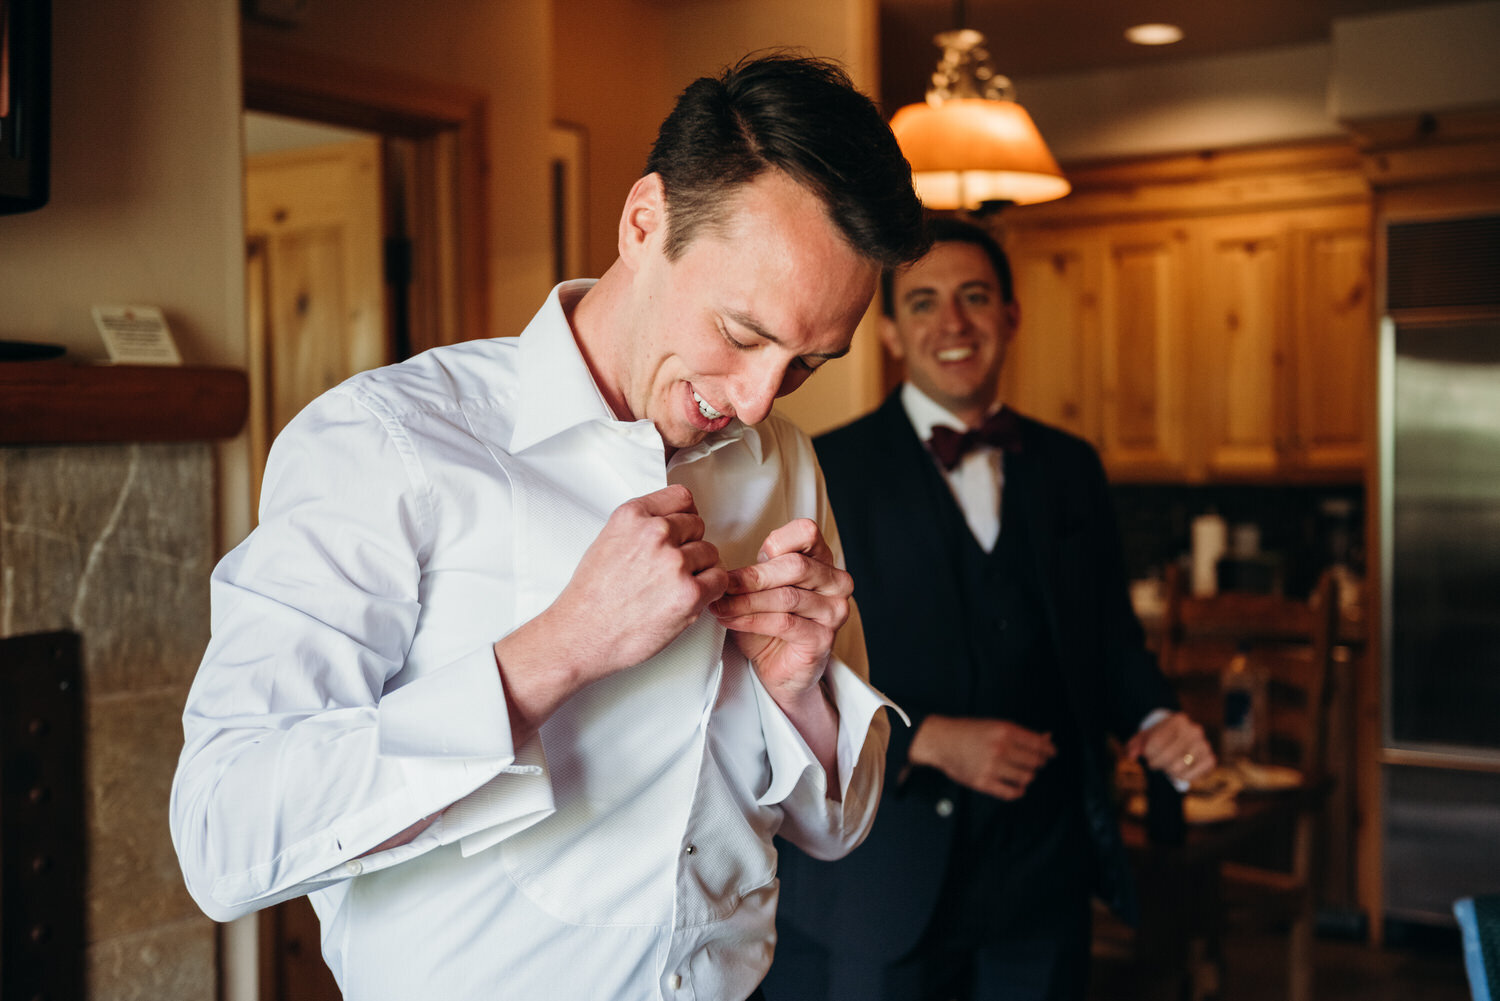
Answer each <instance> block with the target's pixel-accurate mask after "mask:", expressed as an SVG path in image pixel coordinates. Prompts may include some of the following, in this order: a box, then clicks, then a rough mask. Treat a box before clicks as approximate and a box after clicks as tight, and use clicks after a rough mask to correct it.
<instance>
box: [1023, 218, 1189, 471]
mask: <svg viewBox="0 0 1500 1001" xmlns="http://www.w3.org/2000/svg"><path fill="white" fill-rule="evenodd" d="M1190 249H1191V248H1190V244H1189V242H1188V238H1187V234H1186V232H1185V231H1184V230H1183V229H1182V228H1181V227H1178V226H1175V225H1163V224H1160V223H1144V224H1125V225H1115V226H1107V227H1099V228H1093V227H1090V228H1084V229H1079V230H1062V231H1051V232H1046V233H1037V234H1028V237H1027V239H1025V240H1024V241H1021V242H1019V243H1018V244H1016V245H1014V246H1013V248H1012V250H1011V257H1012V267H1013V269H1014V271H1015V278H1016V290H1017V294H1018V296H1019V297H1020V302H1021V325H1020V333H1019V334H1018V336H1017V338H1016V340H1015V342H1014V343H1013V344H1012V347H1011V355H1010V357H1009V359H1008V360H1007V362H1006V367H1005V371H1004V375H1003V378H1004V383H1005V385H1004V393H1005V398H1006V399H1007V400H1009V401H1011V402H1012V403H1013V405H1014V406H1015V407H1016V408H1017V409H1018V410H1021V411H1023V412H1025V413H1028V414H1031V415H1033V416H1036V417H1038V418H1039V419H1041V420H1044V421H1048V422H1049V423H1053V424H1056V425H1058V426H1060V427H1063V428H1066V429H1067V430H1069V431H1072V432H1073V433H1074V434H1077V435H1080V436H1082V437H1084V438H1087V439H1089V440H1090V441H1091V442H1093V443H1094V444H1095V445H1096V446H1097V447H1098V448H1099V450H1100V452H1101V454H1102V455H1104V456H1105V460H1106V462H1107V464H1108V465H1109V468H1110V473H1111V475H1112V476H1114V477H1115V478H1117V479H1122V480H1123V479H1136V480H1143V479H1179V478H1182V477H1184V476H1185V475H1187V472H1188V467H1187V459H1188V453H1187V447H1186V442H1187V438H1186V434H1185V430H1184V424H1185V418H1186V413H1185V407H1186V389H1187V382H1186V379H1185V378H1184V376H1185V374H1186V363H1187V359H1186V349H1187V340H1186V333H1187V320H1188V316H1187V314H1186V312H1185V311H1184V309H1183V303H1184V302H1185V301H1186V296H1187V282H1188V280H1189V267H1190V264H1191V257H1190Z"/></svg>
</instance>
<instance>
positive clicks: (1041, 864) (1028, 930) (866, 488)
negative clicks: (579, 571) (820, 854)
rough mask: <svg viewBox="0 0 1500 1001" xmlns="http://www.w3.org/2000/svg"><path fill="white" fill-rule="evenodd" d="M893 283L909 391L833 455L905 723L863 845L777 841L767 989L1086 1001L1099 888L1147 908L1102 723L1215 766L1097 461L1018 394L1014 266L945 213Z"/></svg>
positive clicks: (1158, 754) (1202, 768)
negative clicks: (1133, 566) (1131, 860)
mask: <svg viewBox="0 0 1500 1001" xmlns="http://www.w3.org/2000/svg"><path fill="white" fill-rule="evenodd" d="M931 226H932V235H933V238H934V243H933V247H932V250H931V251H930V252H929V253H928V254H927V256H925V257H923V258H922V259H921V260H920V261H918V262H917V263H916V264H915V265H913V266H911V267H910V268H909V269H906V270H904V271H898V272H895V273H894V274H892V273H887V274H886V275H884V276H883V279H882V285H881V294H882V300H883V309H884V313H885V316H884V319H883V321H882V336H883V337H884V340H885V343H886V346H887V348H888V349H889V350H890V351H891V352H892V354H893V355H895V356H896V357H897V358H899V359H902V360H903V361H904V362H905V364H906V375H907V382H906V383H905V384H904V385H903V386H902V387H901V388H899V389H898V390H897V391H896V392H894V393H892V394H891V396H890V397H889V398H887V399H886V401H885V402H884V403H883V404H882V405H881V406H880V408H879V409H877V410H876V411H874V412H873V413H871V414H869V415H867V416H865V417H863V418H861V419H860V420H857V421H855V422H854V423H852V424H850V425H848V426H846V427H843V428H840V429H838V430H836V431H833V432H831V433H829V434H827V435H825V436H823V437H822V438H820V439H818V440H817V442H816V447H817V452H818V459H819V461H820V463H821V464H822V466H823V470H824V475H825V476H826V478H827V482H828V493H829V498H830V501H831V503H832V505H833V509H834V513H835V515H836V517H837V518H838V524H839V532H840V535H841V537H842V539H843V542H844V549H845V553H846V556H847V559H848V565H849V570H850V572H851V573H852V574H853V576H854V582H855V592H854V593H855V600H856V602H857V603H858V605H859V610H860V615H861V618H862V620H863V624H864V631H865V637H866V641H867V644H868V647H869V654H870V669H871V680H872V682H873V683H874V684H875V685H876V686H877V687H879V688H881V689H882V690H884V691H885V692H886V694H888V695H889V696H890V697H891V698H892V699H894V700H895V701H896V703H897V704H899V705H900V706H902V707H903V708H904V709H905V710H906V711H907V712H908V713H909V714H910V716H911V720H912V726H911V728H910V729H905V730H904V729H903V728H902V727H899V726H898V727H894V728H893V729H895V730H896V731H898V732H896V733H893V734H892V738H891V745H890V751H889V753H888V755H887V759H886V768H887V774H886V784H885V792H884V795H883V797H882V801H881V806H880V812H879V814H878V815H877V818H876V822H875V827H874V829H873V831H872V832H871V834H870V836H869V838H868V840H867V841H866V843H865V845H864V846H863V847H861V848H860V849H858V850H857V851H855V852H854V853H853V854H852V855H851V856H849V857H848V858H847V859H845V860H843V861H841V862H832V863H828V862H819V861H815V860H813V859H811V858H809V857H808V856H806V855H802V854H800V853H798V852H796V851H795V850H792V849H788V850H786V851H784V852H783V853H782V856H781V858H782V861H781V878H782V904H781V911H780V914H779V917H778V931H779V935H780V941H779V944H778V947H777V953H776V958H775V961H774V963H773V964H772V969H771V975H770V977H769V978H768V979H767V980H766V982H765V990H766V996H767V997H768V998H769V999H771V1001H799V999H808V1001H811V999H817V1001H881V999H884V1001H896V999H902V1001H954V999H962V1001H988V999H999V998H1006V999H1012V998H1025V999H1076V998H1081V997H1082V996H1083V995H1084V993H1085V990H1086V987H1087V980H1088V972H1087V971H1088V943H1089V931H1090V927H1089V926H1090V922H1089V915H1090V906H1091V905H1090V903H1089V899H1090V896H1091V893H1093V892H1095V891H1097V892H1099V893H1100V894H1101V896H1102V897H1103V898H1104V899H1105V900H1106V901H1107V902H1109V903H1111V904H1112V905H1113V906H1115V907H1116V908H1117V909H1121V910H1124V911H1126V912H1128V911H1129V910H1130V906H1131V904H1130V885H1129V875H1128V873H1127V872H1126V870H1125V859H1124V854H1123V849H1122V846H1121V843H1120V838H1119V832H1118V829H1117V827H1116V823H1115V818H1114V815H1113V809H1112V805H1111V802H1110V798H1109V791H1108V790H1109V782H1108V776H1109V771H1110V768H1111V763H1110V760H1109V758H1108V753H1107V748H1106V734H1114V735H1115V736H1116V737H1117V738H1118V739H1119V740H1121V741H1122V742H1123V743H1124V745H1125V746H1124V753H1126V754H1128V755H1131V756H1134V757H1139V758H1141V759H1143V760H1144V761H1145V762H1146V764H1147V765H1148V767H1150V768H1153V769H1158V770H1160V771H1163V772H1165V773H1166V774H1167V775H1168V776H1169V777H1170V778H1172V779H1173V780H1174V781H1176V782H1178V783H1179V784H1181V783H1185V782H1187V781H1190V780H1191V779H1193V778H1196V777H1198V776H1200V775H1203V774H1206V773H1207V772H1208V771H1209V770H1210V769H1211V768H1212V767H1213V765H1214V757H1213V752H1212V751H1211V750H1210V748H1209V745H1208V743H1207V741H1206V740H1205V739H1204V736H1203V731H1202V729H1201V728H1200V727H1199V726H1197V724H1195V723H1193V722H1192V721H1191V720H1190V719H1189V718H1188V717H1186V716H1185V715H1183V714H1182V713H1180V712H1177V711H1175V709H1174V707H1175V705H1176V703H1175V701H1174V698H1173V695H1172V692H1171V689H1170V687H1169V686H1168V684H1167V682H1166V681H1165V679H1164V678H1163V677H1162V675H1161V673H1160V671H1159V670H1158V669H1157V667H1156V663H1155V660H1154V659H1153V658H1152V656H1151V655H1150V654H1149V653H1148V652H1147V650H1146V648H1145V642H1144V635H1143V633H1142V630H1141V627H1140V624H1139V622H1138V621H1137V620H1136V617H1135V615H1134V613H1133V612H1132V610H1131V607H1130V604H1129V599H1128V596H1127V592H1126V584H1125V578H1124V572H1123V568H1122V565H1121V557H1120V547H1119V540H1118V536H1117V532H1116V528H1115V522H1114V513H1113V508H1112V505H1111V503H1110V500H1109V494H1108V486H1107V484H1106V481H1105V477H1104V472H1103V468H1102V467H1101V465H1100V462H1099V459H1098V456H1097V455H1096V454H1095V452H1094V450H1093V449H1092V448H1091V447H1090V446H1089V445H1088V444H1086V443H1085V442H1083V441H1081V440H1080V439H1077V438H1075V437H1073V436H1071V435H1068V434H1066V433H1064V432H1062V431H1059V430H1057V429H1055V428H1051V427H1048V426H1047V425H1044V424H1041V423H1039V422H1037V421H1034V420H1031V419H1029V418H1026V417H1023V416H1020V415H1018V414H1016V413H1015V412H1014V411H1012V410H1010V409H1009V408H1007V407H1004V406H1002V405H1001V401H1000V400H999V386H1000V372H1001V369H1002V367H1003V366H1004V363H1005V355H1006V350H1007V348H1008V346H1009V344H1010V342H1011V339H1012V338H1013V337H1014V336H1015V333H1016V329H1017V326H1018V324H1019V322H1020V306H1019V304H1018V303H1017V302H1016V300H1015V297H1014V295H1013V292H1012V287H1011V274H1010V266H1009V263H1008V262H1007V261H1006V258H1005V254H1004V252H1003V251H1002V250H1001V249H1000V247H999V246H998V244H996V242H995V241H994V240H993V239H992V238H991V237H990V235H989V234H988V233H987V232H986V231H985V230H983V229H981V228H979V227H977V226H973V225H970V224H967V223H962V222H957V221H954V220H948V219H938V220H933V222H932V224H931Z"/></svg>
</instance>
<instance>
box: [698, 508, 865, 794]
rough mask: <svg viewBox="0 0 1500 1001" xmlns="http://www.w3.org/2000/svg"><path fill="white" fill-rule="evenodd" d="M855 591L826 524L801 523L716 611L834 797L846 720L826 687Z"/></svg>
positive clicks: (738, 574) (780, 536)
mask: <svg viewBox="0 0 1500 1001" xmlns="http://www.w3.org/2000/svg"><path fill="white" fill-rule="evenodd" d="M853 593H854V579H853V578H852V577H850V576H849V574H848V573H846V572H845V571H843V570H840V569H839V568H838V567H836V566H834V565H833V551H832V550H831V549H829V548H828V543H827V542H825V541H824V540H823V535H822V533H821V532H820V531H818V526H817V525H816V524H815V523H814V522H812V521H809V520H808V519H806V518H798V519H797V520H795V521H791V522H788V523H787V524H785V525H783V526H782V527H781V528H778V529H776V530H775V531H774V532H772V533H771V534H770V535H768V536H766V541H765V542H764V543H763V544H762V545H761V547H760V562H759V563H757V564H755V565H754V566H748V567H741V568H739V569H738V570H731V571H729V585H728V589H727V593H726V594H725V595H724V596H723V597H722V598H720V599H719V600H717V601H715V602H714V603H713V605H712V606H710V607H711V609H712V611H713V613H714V615H716V616H718V618H719V621H720V622H721V623H723V625H724V628H725V629H728V630H729V633H730V635H731V636H733V637H734V641H735V643H737V644H738V645H739V648H740V651H741V652H742V653H744V655H745V656H746V657H747V658H749V660H750V663H751V664H753V665H754V666H755V672H756V674H757V675H759V676H760V681H761V684H763V685H765V687H766V691H767V692H769V693H770V695H771V698H773V699H775V700H776V704H777V705H778V706H780V707H781V711H782V712H784V713H786V716H787V719H789V720H791V721H792V725H793V726H795V727H796V728H797V731H798V732H799V733H801V734H802V737H803V739H804V740H806V741H807V746H808V747H809V748H811V749H812V752H813V754H814V755H816V756H817V758H818V761H819V762H820V763H821V764H822V766H823V771H824V773H825V774H826V775H827V776H828V787H827V795H828V797H829V798H830V799H834V800H837V799H839V798H840V796H841V790H840V788H839V782H838V732H839V718H838V711H837V710H836V709H835V708H834V706H833V702H832V700H831V699H830V698H829V697H828V696H827V695H825V694H824V691H823V688H822V686H821V685H820V684H819V682H820V681H821V680H822V678H823V671H824V669H825V668H826V667H827V666H828V657H829V654H830V653H831V652H832V650H833V638H834V636H835V635H836V634H837V633H838V631H839V627H841V626H842V625H843V624H844V623H845V622H846V621H847V620H848V618H849V596H850V595H851V594H853Z"/></svg>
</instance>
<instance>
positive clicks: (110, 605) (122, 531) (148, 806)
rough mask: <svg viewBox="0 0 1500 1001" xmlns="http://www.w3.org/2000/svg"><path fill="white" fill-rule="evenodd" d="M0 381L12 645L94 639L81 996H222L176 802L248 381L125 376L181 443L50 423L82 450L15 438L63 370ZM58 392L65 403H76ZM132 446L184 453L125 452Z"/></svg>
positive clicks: (215, 373) (5, 631) (1, 534)
mask: <svg viewBox="0 0 1500 1001" xmlns="http://www.w3.org/2000/svg"><path fill="white" fill-rule="evenodd" d="M0 369H5V370H7V371H5V372H0V397H4V398H5V399H0V636H18V635H23V634H29V633H37V632H46V631H52V630H60V629H66V630H72V631H75V632H77V633H79V634H80V635H81V636H82V646H83V651H82V653H83V656H82V659H83V692H84V699H83V714H84V773H85V779H84V784H85V789H84V816H85V854H86V861H87V872H88V879H87V885H86V889H85V906H86V916H85V924H86V929H87V931H86V952H85V957H86V959H85V962H86V967H87V969H86V976H85V980H86V984H87V995H86V996H87V997H88V998H89V999H90V1001H116V999H120V1001H124V999H148V998H149V999H174V1001H175V999H182V1001H194V999H202V1001H211V999H212V998H214V997H215V996H216V993H217V981H218V973H217V969H216V966H217V958H216V957H217V948H216V926H215V925H214V923H213V922H211V921H210V920H208V919H207V918H206V917H204V916H203V914H202V913H201V912H200V911H199V910H198V908H197V907H196V905H195V904H194V903H193V901H192V899H191V898H190V897H189V896H188V894H187V891H186V889H185V888H184V886H183V882H182V877H181V875H180V873H179V870H178V867H177V859H176V855H175V853H174V852H173V849H172V843H171V839H170V837H169V836H168V831H167V801H168V795H169V790H170V785H171V780H172V773H173V770H174V768H175V767H176V762H177V756H178V753H179V751H180V750H181V747H182V726H181V714H182V706H183V704H184V702H185V700H186V696H187V689H188V686H189V684H190V683H191V681H192V678H193V674H194V672H195V670H196V668H197V665H198V660H199V658H200V657H201V655H202V651H203V648H204V645H205V644H206V642H207V640H208V622H209V602H208V576H209V573H210V571H211V570H212V568H213V562H214V559H215V558H216V552H217V540H216V537H215V532H216V529H215V510H214V497H215V459H214V447H213V445H212V444H211V441H210V439H213V438H216V437H228V436H230V435H232V434H234V433H236V432H237V431H238V429H239V428H240V427H241V426H242V425H243V421H244V414H245V406H244V404H245V396H246V394H245V388H244V377H243V375H242V374H240V373H232V375H231V377H230V378H229V379H228V381H227V382H225V381H224V373H225V370H197V371H194V370H186V369H175V370H171V371H170V372H164V373H162V374H161V375H159V376H155V375H153V376H147V377H146V378H147V384H145V385H141V386H137V385H136V383H135V382H133V381H132V380H134V379H135V374H133V373H126V372H123V371H121V372H120V373H119V375H118V376H117V377H115V378H114V379H113V380H112V382H113V383H114V384H119V385H124V384H126V383H130V384H131V385H132V387H133V388H132V390H131V392H130V393H129V395H130V397H131V398H132V400H133V401H134V402H133V403H127V405H126V407H125V409H127V410H128V409H129V408H130V406H139V405H141V404H145V405H146V406H149V408H150V409H151V410H152V413H153V417H152V420H155V421H162V422H164V426H166V427H168V428H170V430H169V431H167V432H160V431H157V430H154V429H151V428H147V429H146V430H145V431H144V432H142V431H141V428H140V426H139V422H138V421H136V422H133V421H132V419H131V418H130V416H129V415H128V414H123V415H122V416H121V417H120V418H119V419H117V420H108V419H106V420H104V421H103V423H102V424H101V423H99V422H91V421H86V422H84V423H83V424H82V425H80V424H79V422H77V421H76V420H70V419H69V416H68V415H66V414H64V415H61V416H60V417H57V418H56V419H46V420H44V422H43V423H44V425H45V427H47V428H48V429H49V433H47V434H45V435H41V437H45V438H49V439H53V440H56V439H64V440H78V441H79V443H77V444H56V443H52V441H45V442H41V443H33V442H27V441H25V440H19V441H18V440H17V439H18V438H21V439H25V438H27V437H33V438H34V437H38V435H36V434H34V433H26V432H20V433H18V432H17V429H18V428H21V427H22V426H23V425H27V424H34V423H35V422H36V421H37V420H38V417H37V414H36V412H35V410H34V409H32V410H30V411H29V412H28V413H27V414H26V415H25V416H24V418H22V417H20V416H18V415H17V414H16V413H15V412H14V411H13V410H12V407H14V406H19V404H18V403H17V401H18V400H19V399H20V398H21V397H22V396H24V395H26V391H27V390H28V389H35V388H36V387H38V386H39V385H40V386H44V387H48V388H50V389H56V388H57V387H55V386H50V382H51V381H53V380H55V379H56V378H57V374H58V373H59V372H63V370H62V369H48V370H47V371H46V372H42V371H41V370H27V371H25V372H21V371H19V370H17V366H14V365H5V366H0ZM64 378H66V373H64ZM86 378H88V379H91V380H92V379H98V378H100V377H99V376H98V375H96V374H89V375H88V376H86ZM104 378H106V379H108V378H110V377H104ZM205 385H210V386H214V387H216V388H218V389H220V390H221V391H220V392H216V393H215V394H214V396H215V399H214V402H213V404H212V406H211V407H210V408H209V409H210V410H223V411H227V412H228V413H230V414H231V417H230V418H229V419H224V418H223V416H222V414H220V415H214V414H211V413H205V412H204V410H203V408H202V406H201V403H202V401H201V400H200V399H198V398H197V396H198V394H199V393H200V392H201V390H202V388H203V387H204V386H205ZM17 386H21V390H20V391H17V390H16V387H17ZM153 387H154V388H153ZM164 387H165V388H164ZM174 387H176V388H174ZM184 387H191V388H190V390H189V391H185V392H178V391H177V389H180V388H184ZM225 387H227V389H225ZM49 395H51V396H55V397H56V402H55V403H53V404H51V406H54V407H56V408H66V406H67V403H66V394H64V393H51V394H49ZM105 395H108V393H107V392H106V394H105ZM91 399H92V400H93V403H94V404H97V403H98V395H97V394H91ZM44 416H45V415H44ZM64 426H66V428H67V430H59V429H60V428H63V427H64ZM53 432H55V433H53ZM135 433H144V434H150V435H154V436H157V437H167V438H172V439H187V440H169V441H140V440H113V439H115V438H117V437H118V436H119V435H121V434H127V435H128V434H135ZM198 436H201V440H194V439H195V438H197V437H198ZM84 438H88V439H97V440H95V441H87V442H85V441H82V440H81V439H84Z"/></svg>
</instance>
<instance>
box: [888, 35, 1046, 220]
mask: <svg viewBox="0 0 1500 1001" xmlns="http://www.w3.org/2000/svg"><path fill="white" fill-rule="evenodd" d="M960 23H962V20H961V19H960ZM933 41H935V42H936V43H937V44H938V46H939V47H940V48H941V49H942V50H943V54H942V58H941V59H939V60H938V65H937V70H936V72H934V73H933V74H932V85H931V86H930V87H928V88H927V101H926V103H924V104H908V105H907V106H906V107H904V108H902V109H901V110H900V111H897V112H896V114H895V116H894V117H893V118H892V119H891V131H892V132H894V133H895V134H896V141H897V142H898V143H899V144H900V146H901V151H902V152H903V153H905V154H906V159H907V160H908V161H910V163H911V169H912V181H913V183H914V184H915V185H916V189H917V194H918V195H920V196H921V198H922V203H923V204H924V205H926V206H927V207H928V208H930V209H963V210H968V211H970V212H975V211H985V210H993V209H996V208H999V207H1001V206H1004V205H1010V204H1014V205H1029V204H1033V203H1035V202H1045V201H1050V200H1052V199H1054V198H1061V197H1062V196H1063V195H1066V194H1067V193H1068V192H1069V191H1071V190H1073V186H1072V185H1070V184H1069V183H1068V181H1067V179H1066V178H1065V177H1063V173H1062V170H1061V168H1059V167H1058V165H1057V161H1056V160H1055V159H1053V156H1052V152H1051V151H1050V150H1048V149H1047V144H1046V143H1045V142H1043V141H1042V134H1041V133H1040V132H1038V131H1037V127H1036V124H1035V123H1033V122H1032V120H1031V116H1030V115H1029V114H1027V113H1026V109H1025V108H1023V107H1021V106H1020V105H1019V104H1017V103H1016V101H1015V97H1014V93H1015V92H1014V88H1012V86H1011V82H1010V80H1009V79H1008V78H1007V77H1004V76H1000V75H999V74H997V73H995V72H994V71H993V70H992V69H990V67H989V53H988V52H987V51H986V50H985V40H984V35H982V34H981V33H979V32H978V31H975V30H973V29H972V28H959V29H956V30H954V31H945V32H943V33H941V34H939V35H937V36H936V37H935V38H934V39H933Z"/></svg>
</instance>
